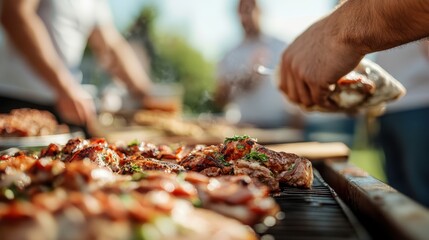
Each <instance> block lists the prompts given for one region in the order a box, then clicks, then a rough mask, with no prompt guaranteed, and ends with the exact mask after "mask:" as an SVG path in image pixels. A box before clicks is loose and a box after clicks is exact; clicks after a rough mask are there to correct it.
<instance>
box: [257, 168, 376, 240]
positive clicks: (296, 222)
mask: <svg viewBox="0 0 429 240" xmlns="http://www.w3.org/2000/svg"><path fill="white" fill-rule="evenodd" d="M274 198H275V199H276V201H277V202H278V204H279V205H280V207H281V210H282V212H283V213H282V214H281V216H280V219H281V220H279V221H278V222H277V224H276V225H275V226H273V227H271V228H269V229H268V230H267V231H266V232H264V233H263V235H262V234H261V235H262V236H261V239H262V240H268V239H299V240H304V239H305V240H307V239H318V240H320V239H322V240H323V239H329V240H335V239H369V237H368V234H367V232H366V231H365V229H364V228H363V227H362V226H361V225H360V223H359V222H358V221H357V220H356V218H355V216H354V215H353V214H352V212H351V211H350V210H349V209H348V207H347V206H345V204H344V203H343V202H342V201H341V199H340V198H339V197H338V196H337V194H336V193H335V192H334V191H333V189H332V188H330V187H329V186H328V185H327V184H326V183H325V181H324V180H323V179H322V177H321V176H320V174H319V173H318V172H317V171H316V170H314V182H313V186H312V189H298V188H292V187H286V186H285V187H282V191H281V192H280V193H279V194H277V195H276V196H274ZM255 229H256V231H260V229H258V226H257V227H256V228H255Z"/></svg>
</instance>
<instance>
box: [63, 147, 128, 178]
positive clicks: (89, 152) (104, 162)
mask: <svg viewBox="0 0 429 240" xmlns="http://www.w3.org/2000/svg"><path fill="white" fill-rule="evenodd" d="M84 159H89V160H90V161H91V162H94V163H95V164H97V165H98V166H101V167H109V168H110V169H111V170H112V171H114V172H119V170H120V168H119V164H120V157H119V156H118V154H117V153H116V152H115V151H113V150H112V149H110V148H107V147H103V146H101V145H92V146H89V147H85V148H83V149H81V150H79V151H76V152H75V153H74V154H72V155H70V157H68V158H67V159H66V162H73V161H82V160H84Z"/></svg>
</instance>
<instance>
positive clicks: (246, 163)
mask: <svg viewBox="0 0 429 240" xmlns="http://www.w3.org/2000/svg"><path fill="white" fill-rule="evenodd" d="M179 164H180V165H182V166H183V167H184V168H185V169H186V170H190V171H197V172H200V173H202V174H204V175H207V176H219V175H241V174H244V175H248V176H250V177H252V178H253V179H256V180H257V181H259V182H261V183H264V184H266V185H267V186H269V188H270V189H271V191H278V190H279V183H285V184H287V185H289V186H294V187H303V188H310V187H311V185H312V183H313V170H312V165H311V162H310V161H309V160H308V159H305V158H302V157H299V156H297V155H295V154H293V153H285V152H275V151H273V150H270V149H268V148H266V147H264V146H262V145H260V144H258V143H257V142H256V140H254V139H252V138H250V137H241V138H237V139H227V140H226V141H225V143H223V144H219V145H212V146H207V147H205V148H202V149H197V150H194V151H192V152H191V153H190V154H189V155H188V156H186V157H185V158H183V159H182V160H180V162H179Z"/></svg>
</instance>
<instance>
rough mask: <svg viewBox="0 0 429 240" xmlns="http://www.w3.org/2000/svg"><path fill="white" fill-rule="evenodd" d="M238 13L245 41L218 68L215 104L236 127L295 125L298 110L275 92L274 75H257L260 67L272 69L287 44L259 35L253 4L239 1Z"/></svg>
mask: <svg viewBox="0 0 429 240" xmlns="http://www.w3.org/2000/svg"><path fill="white" fill-rule="evenodd" d="M237 10H238V15H239V17H240V21H241V26H242V28H243V31H244V39H243V41H242V42H241V43H240V44H239V45H238V46H236V47H235V48H234V49H232V50H231V51H230V52H228V53H227V54H226V55H225V56H224V58H223V59H222V60H221V61H220V62H219V64H218V74H217V90H216V93H215V101H216V102H217V103H218V105H219V106H221V107H223V108H224V111H225V114H226V117H227V119H229V120H232V122H235V123H237V122H238V123H247V124H251V125H254V126H257V127H265V128H274V127H282V126H287V125H289V126H290V125H292V124H295V123H296V122H297V117H298V110H297V109H296V108H295V107H294V106H291V105H289V104H288V103H287V102H286V100H285V99H284V97H283V96H282V95H281V93H280V92H279V90H278V89H277V87H276V83H275V82H274V79H273V78H274V77H275V74H274V73H273V75H270V76H267V75H263V74H259V73H258V71H257V68H258V67H259V66H263V67H266V68H269V69H275V68H276V66H277V63H278V62H279V60H280V55H281V53H282V51H283V50H284V49H285V47H286V46H287V45H286V43H284V42H282V41H280V40H278V39H276V38H274V37H271V36H268V35H265V34H263V33H262V31H261V29H260V23H259V20H260V14H261V12H260V8H259V6H258V3H257V2H256V0H240V1H239V3H238V9H237Z"/></svg>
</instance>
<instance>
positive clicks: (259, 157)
mask: <svg viewBox="0 0 429 240" xmlns="http://www.w3.org/2000/svg"><path fill="white" fill-rule="evenodd" d="M244 158H245V159H246V160H256V161H259V162H266V161H268V157H267V155H265V154H264V153H259V152H256V151H251V152H250V153H248V154H246V156H245V157H244Z"/></svg>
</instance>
